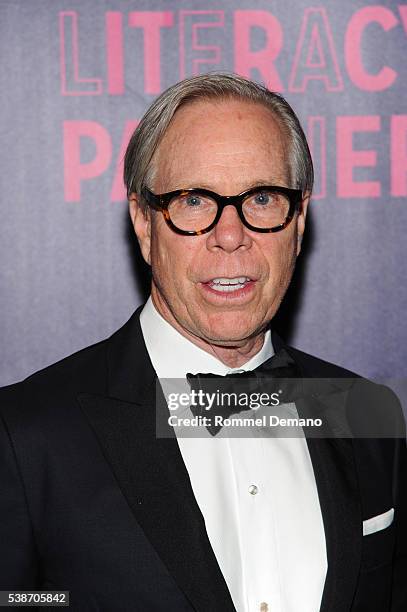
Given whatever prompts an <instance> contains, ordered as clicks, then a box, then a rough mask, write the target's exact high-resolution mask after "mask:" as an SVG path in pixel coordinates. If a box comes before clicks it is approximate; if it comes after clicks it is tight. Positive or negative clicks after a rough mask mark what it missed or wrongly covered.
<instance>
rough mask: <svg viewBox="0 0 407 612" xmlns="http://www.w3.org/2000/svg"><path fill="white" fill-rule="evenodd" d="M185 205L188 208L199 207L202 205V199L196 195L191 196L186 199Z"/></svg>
mask: <svg viewBox="0 0 407 612" xmlns="http://www.w3.org/2000/svg"><path fill="white" fill-rule="evenodd" d="M185 204H186V205H187V206H191V207H192V206H199V205H200V204H202V200H201V198H200V197H199V196H198V195H196V194H191V195H189V196H187V197H186V198H185Z"/></svg>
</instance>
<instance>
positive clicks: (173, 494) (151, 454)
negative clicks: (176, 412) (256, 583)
mask: <svg viewBox="0 0 407 612" xmlns="http://www.w3.org/2000/svg"><path fill="white" fill-rule="evenodd" d="M136 317H137V318H136ZM109 343H110V344H109V357H108V367H109V391H110V397H100V396H96V395H92V394H81V395H80V396H79V397H78V400H79V402H80V404H81V407H82V410H83V412H84V413H85V415H86V417H87V419H88V420H89V422H90V424H91V426H92V428H93V430H94V431H95V434H96V436H97V438H98V440H99V443H100V445H101V447H102V451H103V454H104V456H105V458H106V460H107V462H108V463H109V465H110V467H111V469H112V471H113V473H114V475H115V477H116V480H117V482H118V484H119V486H120V488H121V490H122V492H123V494H124V496H125V497H126V499H127V502H128V504H129V506H130V508H131V510H132V512H133V513H134V515H135V518H136V519H137V521H138V523H139V525H140V526H141V527H142V529H143V530H144V532H145V534H146V536H147V537H148V538H149V540H150V542H151V544H152V546H153V547H154V548H155V550H156V552H157V553H158V555H159V556H160V558H161V559H162V561H163V562H164V564H165V565H166V567H167V569H168V571H169V572H170V573H171V574H172V575H173V577H174V579H175V581H176V582H177V584H178V586H179V587H180V588H181V590H182V591H183V592H184V594H185V596H186V597H187V599H188V600H189V601H190V603H191V605H192V607H193V608H194V609H195V610H198V611H200V612H207V610H214V611H219V612H221V611H222V612H224V611H233V610H234V607H233V603H232V600H231V598H230V594H229V591H228V589H227V586H226V583H225V581H224V578H223V576H222V573H221V571H220V569H219V566H218V563H217V561H216V558H215V555H214V553H213V550H212V548H211V546H210V543H209V540H208V537H207V534H206V529H205V524H204V520H203V517H202V514H201V512H200V510H199V507H198V505H197V503H196V500H195V497H194V494H193V491H192V488H191V484H190V481H189V476H188V473H187V470H186V468H185V465H184V462H183V460H182V456H181V453H180V451H179V447H178V443H177V441H176V439H175V438H174V437H173V435H172V437H169V438H158V439H157V438H156V401H155V396H156V391H155V389H156V383H155V373H154V370H153V368H152V365H151V363H150V360H149V358H148V354H147V351H146V348H145V345H144V341H143V338H142V333H141V329H140V325H139V320H138V312H136V313H135V315H133V318H132V319H131V320H130V321H129V322H128V323H127V324H126V326H124V327H123V328H122V329H121V330H119V332H117V333H116V334H115V336H113V337H112V339H111V340H109ZM111 396H113V397H111ZM157 397H158V406H159V414H160V415H161V418H164V417H166V414H167V411H168V408H167V406H166V404H165V399H164V397H163V395H162V393H159V394H158V395H157ZM170 433H171V432H170V431H169V434H170Z"/></svg>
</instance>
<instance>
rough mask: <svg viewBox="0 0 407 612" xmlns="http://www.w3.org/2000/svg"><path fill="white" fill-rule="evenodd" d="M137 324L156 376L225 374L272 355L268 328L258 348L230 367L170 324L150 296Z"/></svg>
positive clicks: (257, 364) (250, 368) (247, 367)
mask: <svg viewBox="0 0 407 612" xmlns="http://www.w3.org/2000/svg"><path fill="white" fill-rule="evenodd" d="M140 325H141V329H142V332H143V336H144V341H145V343H146V347H147V350H148V353H149V356H150V359H151V362H152V364H153V367H154V369H155V371H156V372H157V376H158V377H159V378H185V376H186V374H187V372H191V374H196V373H197V372H212V373H213V374H219V375H221V376H224V375H225V374H228V373H230V372H232V371H236V369H237V370H254V369H255V368H257V367H258V366H259V365H261V364H262V363H263V362H264V361H266V360H267V359H269V358H270V357H272V356H273V355H274V349H273V345H272V342H271V333H270V330H267V331H266V333H265V337H264V342H263V346H262V348H261V349H260V351H259V352H258V353H257V354H256V355H254V356H253V357H252V358H251V359H250V360H249V361H247V362H246V363H245V364H244V365H242V366H240V367H239V368H235V369H231V368H230V367H229V366H227V365H225V364H224V363H222V361H220V360H219V359H217V358H216V357H215V356H214V355H211V354H210V353H207V352H206V351H204V350H203V349H201V348H199V346H196V344H194V343H193V342H191V341H190V340H188V339H187V338H185V337H184V336H183V335H182V334H180V333H179V332H178V331H177V330H176V329H175V328H174V327H173V326H172V325H170V323H168V321H166V320H165V319H164V318H163V317H162V316H161V315H160V314H159V312H158V311H157V310H156V308H155V306H154V304H153V301H152V299H151V296H150V298H149V299H148V300H147V302H146V304H145V306H144V308H143V310H142V312H141V314H140Z"/></svg>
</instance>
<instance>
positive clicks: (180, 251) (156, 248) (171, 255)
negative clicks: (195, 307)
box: [151, 223, 196, 297]
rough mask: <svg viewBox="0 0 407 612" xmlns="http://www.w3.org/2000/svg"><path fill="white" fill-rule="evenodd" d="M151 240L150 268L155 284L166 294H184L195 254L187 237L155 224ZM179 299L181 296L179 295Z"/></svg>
mask: <svg viewBox="0 0 407 612" xmlns="http://www.w3.org/2000/svg"><path fill="white" fill-rule="evenodd" d="M154 229H155V231H153V234H152V240H151V266H152V270H153V277H154V278H155V281H156V284H157V285H159V287H160V288H161V289H162V290H165V292H166V293H172V294H178V295H179V294H181V293H184V292H185V291H186V290H187V288H188V286H189V285H190V282H189V280H188V279H189V273H188V272H189V270H190V268H191V266H192V265H193V262H194V260H195V257H196V253H195V251H194V250H193V248H191V247H193V244H191V242H190V240H191V239H188V237H183V236H179V235H177V234H175V233H174V232H173V231H172V230H171V229H170V228H167V227H166V226H165V227H163V226H162V224H161V223H157V227H156V228H154ZM180 297H181V295H180Z"/></svg>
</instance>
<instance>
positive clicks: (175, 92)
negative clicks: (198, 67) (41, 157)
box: [124, 73, 314, 197]
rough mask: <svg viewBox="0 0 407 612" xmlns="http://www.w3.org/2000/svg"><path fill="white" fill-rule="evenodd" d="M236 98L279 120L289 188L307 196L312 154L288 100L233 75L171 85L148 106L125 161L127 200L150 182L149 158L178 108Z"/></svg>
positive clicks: (150, 164) (194, 78)
mask: <svg viewBox="0 0 407 612" xmlns="http://www.w3.org/2000/svg"><path fill="white" fill-rule="evenodd" d="M230 98H234V99H241V100H245V101H248V102H253V103H257V104H262V105H263V106H265V107H267V108H268V109H269V110H270V111H271V112H272V113H273V115H274V117H275V118H276V119H277V120H279V124H280V128H281V129H282V130H283V132H284V134H285V135H286V137H287V146H288V156H289V178H290V182H291V183H292V184H291V185H289V186H290V187H292V188H295V189H301V190H302V192H303V193H304V194H305V193H306V192H309V193H311V191H312V185H313V180H314V171H313V165H312V159H311V154H310V151H309V148H308V144H307V140H306V138H305V134H304V132H303V130H302V127H301V124H300V122H299V120H298V118H297V116H296V114H295V113H294V111H293V109H292V108H291V106H290V105H289V104H288V102H287V101H286V100H285V99H284V98H283V97H282V96H280V95H279V94H277V93H274V92H271V91H269V90H268V89H267V88H266V87H263V86H262V85H259V84H258V83H254V82H253V81H250V80H248V79H245V78H243V77H240V76H238V75H235V74H228V73H213V74H201V75H198V76H194V77H190V78H187V79H184V80H183V81H180V82H179V83H176V84H175V85H172V86H171V87H169V88H168V89H167V90H166V91H164V92H163V93H162V94H161V95H160V96H159V97H158V98H157V99H156V100H155V101H154V102H153V104H152V105H151V106H150V107H149V109H148V110H147V112H146V113H145V115H144V117H143V118H142V119H141V121H140V123H139V125H138V127H137V128H136V129H135V131H134V133H133V135H132V137H131V139H130V142H129V144H128V147H127V151H126V155H125V158H124V182H125V185H126V187H127V196H128V197H129V196H130V194H131V193H137V194H140V192H141V188H142V186H143V185H149V184H150V183H151V180H152V177H153V172H154V169H153V168H152V163H151V162H152V159H153V156H154V153H155V152H156V150H157V148H158V146H159V144H160V142H161V140H162V138H163V136H164V134H165V132H166V130H167V129H168V127H169V125H170V123H171V120H172V118H173V117H174V114H175V113H176V112H177V110H178V109H179V108H181V107H182V106H184V105H186V104H187V103H192V102H194V101H199V100H214V99H216V100H222V99H230Z"/></svg>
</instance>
